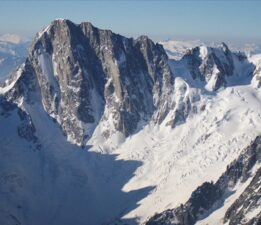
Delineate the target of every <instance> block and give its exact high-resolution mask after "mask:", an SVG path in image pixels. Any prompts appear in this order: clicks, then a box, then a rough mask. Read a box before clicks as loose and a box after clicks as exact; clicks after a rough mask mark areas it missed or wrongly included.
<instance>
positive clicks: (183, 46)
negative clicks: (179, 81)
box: [159, 40, 204, 60]
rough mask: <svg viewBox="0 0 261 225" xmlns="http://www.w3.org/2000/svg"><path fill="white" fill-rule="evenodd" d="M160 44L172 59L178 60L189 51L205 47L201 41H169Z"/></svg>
mask: <svg viewBox="0 0 261 225" xmlns="http://www.w3.org/2000/svg"><path fill="white" fill-rule="evenodd" d="M159 44H162V45H163V47H164V49H165V50H166V51H167V54H168V56H169V58H170V59H176V60H179V59H181V58H182V56H183V55H184V54H185V53H186V51H187V50H188V49H192V48H195V47H197V46H200V45H204V44H203V42H201V41H200V40H187V41H183V40H168V41H160V42H159Z"/></svg>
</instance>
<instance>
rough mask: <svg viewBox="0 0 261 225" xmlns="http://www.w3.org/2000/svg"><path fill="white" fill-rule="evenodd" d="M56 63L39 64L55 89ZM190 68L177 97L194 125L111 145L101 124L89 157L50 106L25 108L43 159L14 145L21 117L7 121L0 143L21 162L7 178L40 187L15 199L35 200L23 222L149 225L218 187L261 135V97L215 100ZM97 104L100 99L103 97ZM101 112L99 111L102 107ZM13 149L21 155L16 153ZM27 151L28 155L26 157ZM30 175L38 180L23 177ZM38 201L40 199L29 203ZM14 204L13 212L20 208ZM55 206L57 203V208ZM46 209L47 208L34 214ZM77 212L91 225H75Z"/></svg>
mask: <svg viewBox="0 0 261 225" xmlns="http://www.w3.org/2000/svg"><path fill="white" fill-rule="evenodd" d="M202 54H204V53H203V52H202ZM51 59H52V56H50V55H47V54H45V53H42V54H41V55H40V56H39V61H40V64H41V69H42V73H43V75H44V76H46V79H47V80H48V82H50V83H51V84H53V85H54V83H55V82H54V80H53V78H54V73H55V70H54V69H53V68H54V65H53V64H51ZM122 59H123V58H122ZM120 61H124V60H120ZM183 66H184V65H182V64H178V63H177V64H175V65H173V67H172V69H173V70H175V71H174V74H175V76H176V78H175V87H176V88H175V89H177V90H176V91H175V93H174V95H173V98H175V99H176V102H177V103H178V104H177V105H176V106H175V107H179V104H181V103H182V100H183V99H185V98H188V97H189V98H190V99H192V100H193V110H192V112H191V113H190V115H189V117H188V118H187V120H186V122H185V123H183V124H180V125H178V126H176V127H175V128H174V129H171V128H170V126H166V124H167V122H168V121H169V120H170V119H171V116H172V112H170V113H169V115H168V116H167V117H166V119H165V121H163V123H162V124H161V125H155V123H153V122H151V123H149V124H147V125H144V127H143V129H141V130H140V131H137V133H136V134H134V135H132V136H130V137H128V138H126V139H123V137H122V135H121V134H120V133H117V132H115V133H114V135H113V136H112V137H111V138H110V139H108V140H106V138H104V137H101V132H100V131H101V130H102V129H105V128H104V127H102V125H104V124H100V125H99V126H98V127H97V128H96V130H95V131H94V134H93V137H92V138H91V139H90V141H89V143H88V144H90V151H89V152H87V151H83V150H81V149H80V148H79V147H77V146H74V145H71V144H69V143H68V142H66V141H65V137H64V136H63V135H62V132H61V129H60V127H59V126H58V125H57V124H56V123H53V121H52V120H50V118H49V117H48V115H47V114H46V112H45V111H44V109H43V107H42V105H37V104H34V105H27V104H25V103H21V108H24V109H25V110H27V111H28V113H29V114H30V115H31V117H32V121H33V124H34V126H35V128H36V135H37V137H39V139H40V141H41V143H43V146H44V150H42V151H41V152H39V153H38V152H36V153H32V152H29V150H28V149H29V148H28V145H29V146H30V144H28V143H26V142H25V141H24V140H21V139H19V137H14V138H16V139H17V140H19V141H14V140H13V139H8V138H9V136H12V135H10V134H12V133H15V134H17V132H16V123H19V118H18V116H17V114H16V113H13V114H12V115H11V117H13V118H12V120H11V121H12V124H10V125H9V124H8V122H7V119H6V118H4V117H0V119H1V123H0V124H1V126H3V127H7V128H8V129H7V130H5V132H3V131H2V133H1V135H0V137H1V138H2V139H6V140H4V143H6V141H8V143H9V142H10V145H7V146H4V147H3V150H2V153H1V154H4V155H5V154H7V155H8V154H11V156H10V157H11V160H13V161H12V162H13V163H11V167H9V166H10V165H8V167H7V168H6V170H7V171H8V169H9V170H10V171H11V172H12V171H14V173H15V174H19V176H20V177H21V179H22V180H25V181H23V182H24V183H25V187H26V184H27V182H26V179H36V181H37V182H36V186H30V187H26V188H24V187H23V188H22V191H20V192H17V193H18V194H17V193H16V192H15V194H13V195H12V194H11V197H12V198H13V199H12V201H14V202H16V200H17V199H19V200H21V201H24V200H25V199H29V201H28V202H25V203H24V205H26V208H25V209H23V210H21V211H20V212H18V214H19V215H21V217H22V215H24V214H25V215H27V216H26V217H25V220H24V221H23V222H24V223H27V222H28V221H29V222H30V224H36V223H37V224H40V223H39V219H40V221H43V224H47V223H48V224H64V225H66V224H72V223H73V222H74V223H77V224H84V222H86V218H88V222H89V224H91V225H96V224H109V223H110V222H111V223H112V224H113V222H114V220H117V219H119V218H120V217H122V218H123V219H125V220H128V221H129V222H130V224H131V223H132V222H133V221H134V220H135V219H138V220H139V223H142V222H144V221H145V220H146V219H148V218H149V217H151V216H152V215H153V214H154V213H156V212H162V211H164V210H166V209H169V208H174V207H176V206H178V205H179V204H181V203H184V202H186V201H187V200H188V198H189V197H190V194H191V193H192V191H193V190H194V189H195V188H197V187H198V186H199V185H201V184H202V183H203V182H205V181H216V180H217V179H218V178H219V176H220V175H221V174H222V173H223V172H224V171H225V170H226V167H227V165H228V164H229V163H231V162H232V161H233V160H234V159H235V158H237V157H238V155H239V154H240V153H241V151H242V150H243V149H244V148H245V147H246V146H247V145H249V143H250V142H251V141H252V140H253V139H254V138H255V137H256V136H257V135H259V134H260V133H261V89H258V88H253V86H252V84H251V83H246V84H238V85H231V86H228V87H226V88H225V89H221V90H219V91H215V92H208V91H207V90H205V89H203V88H202V86H201V85H200V84H197V83H196V82H197V81H192V80H191V78H190V77H189V74H187V71H186V69H185V68H183ZM18 78H19V76H17V79H18ZM15 82H16V81H14V82H12V83H11V84H9V85H7V86H5V87H4V88H1V89H0V93H1V94H4V93H6V92H7V91H9V90H10V89H11V88H12V87H13V85H14V83H15ZM93 98H94V100H95V99H96V98H95V93H93ZM96 108H97V111H99V109H98V108H99V106H96ZM105 111H106V109H105ZM110 115H111V114H110V112H109V111H108V112H107V111H106V116H107V117H108V118H107V119H108V121H107V123H105V124H107V125H108V127H110V123H111V122H112V121H111V119H110ZM46 131H48V132H46ZM8 132H9V133H8ZM115 143H116V144H115ZM10 149H13V151H14V152H12V153H9V151H10ZM19 151H24V152H25V153H24V155H22V154H19ZM17 155H18V156H17ZM5 157H6V155H5ZM46 161H48V162H49V163H47V164H46ZM17 162H19V163H20V164H19V163H17ZM21 162H22V163H21ZM15 163H16V164H15ZM24 163H26V165H27V166H26V167H25V168H23V170H21V171H20V169H21V168H18V167H19V165H21V164H24ZM12 166H14V168H12ZM32 168H33V170H32ZM10 171H9V172H10ZM25 174H29V175H30V177H23V176H24V175H25ZM37 174H42V177H40V178H39V177H37ZM18 183H19V182H18ZM18 186H19V184H18ZM22 186H23V185H22ZM64 187H70V188H69V189H64ZM16 188H17V187H16ZM18 188H20V187H18ZM39 190H41V191H39ZM32 193H33V197H34V198H33V199H32V198H29V197H26V196H31V194H32ZM24 196H25V197H24ZM71 199H73V202H71V201H70V200H71ZM12 201H10V205H8V207H7V208H9V207H10V208H11V207H12V206H11V205H12V204H11V203H12ZM50 202H54V204H53V205H52V206H51V207H50ZM73 203H74V204H75V205H77V207H74V205H73ZM38 204H40V205H41V207H34V206H35V205H38ZM0 207H1V203H0ZM40 208H42V209H43V210H42V211H40V210H39V209H40ZM0 209H1V208H0ZM31 209H35V211H34V210H31ZM17 210H18V209H17ZM76 210H78V211H77V212H76ZM86 210H87V212H85V211H86ZM18 211H19V210H18ZM72 212H73V213H74V215H79V216H81V215H86V218H85V217H82V218H81V217H79V218H77V221H72V218H70V213H72ZM0 213H3V212H1V210H0ZM67 213H68V214H67ZM98 214H99V215H98ZM46 215H48V216H49V215H51V218H50V220H48V221H46ZM66 219H67V220H66ZM26 220H27V221H26ZM65 221H66V222H65ZM133 223H134V222H133Z"/></svg>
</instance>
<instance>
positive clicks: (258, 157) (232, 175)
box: [146, 136, 261, 225]
mask: <svg viewBox="0 0 261 225" xmlns="http://www.w3.org/2000/svg"><path fill="white" fill-rule="evenodd" d="M260 161H261V136H258V137H257V138H256V139H255V140H254V141H253V142H252V143H251V145H250V146H249V147H248V148H247V149H246V150H245V151H243V153H242V154H241V155H240V157H239V158H238V159H237V160H235V161H234V162H233V163H232V164H231V165H229V166H228V168H227V170H226V172H225V173H224V174H223V175H222V176H221V177H220V178H219V179H218V181H217V182H216V183H215V184H213V183H208V182H206V183H204V184H202V185H201V186H200V187H198V188H197V189H196V190H195V191H194V192H193V193H192V195H191V197H190V198H189V200H188V201H187V202H186V203H185V204H184V205H181V206H179V207H178V208H175V209H172V210H166V211H164V212H162V213H160V214H156V215H155V216H153V217H152V218H151V219H149V220H148V221H147V222H146V225H159V224H164V225H169V224H172V225H193V224H195V223H196V222H197V220H199V219H202V218H205V217H206V216H207V215H209V214H210V213H211V212H212V211H213V210H215V209H217V208H216V207H217V205H222V204H223V203H224V200H225V199H226V198H227V197H228V196H229V195H230V194H232V193H231V191H230V190H231V189H233V188H234V187H235V185H236V184H237V183H238V182H239V181H240V182H243V183H244V182H245V181H246V180H247V179H248V178H249V177H251V172H252V169H253V168H254V166H255V165H258V163H260ZM260 184H261V169H259V170H258V171H257V172H256V173H255V175H254V177H253V178H252V181H251V183H250V184H249V185H248V186H247V188H246V189H245V190H244V192H243V193H242V194H241V195H240V197H239V198H238V199H237V200H236V201H235V202H234V203H233V204H232V206H231V207H230V208H229V209H228V210H227V212H226V214H225V217H224V223H226V222H229V225H237V224H249V225H250V224H251V225H252V224H260V219H261V209H260V202H261V197H260V196H261V195H260V191H261V189H260V188H259V187H260ZM258 207H259V208H258ZM255 209H257V210H259V211H257V212H256V214H255V215H254V216H253V218H250V220H249V221H247V218H246V215H247V214H248V213H251V212H252V211H254V210H255ZM246 222H247V223H246Z"/></svg>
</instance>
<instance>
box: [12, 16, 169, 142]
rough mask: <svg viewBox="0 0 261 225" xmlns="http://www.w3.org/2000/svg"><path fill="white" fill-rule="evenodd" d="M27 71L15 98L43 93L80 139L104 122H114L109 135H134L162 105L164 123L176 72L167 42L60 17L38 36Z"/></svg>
mask: <svg viewBox="0 0 261 225" xmlns="http://www.w3.org/2000/svg"><path fill="white" fill-rule="evenodd" d="M22 74H23V75H22V76H21V78H20V80H19V82H17V84H16V87H15V88H14V89H15V91H14V90H12V91H13V92H15V93H13V94H12V95H13V97H14V96H18V95H19V94H21V93H22V94H23V95H26V96H27V98H26V100H28V99H30V98H33V96H36V95H38V96H40V97H39V99H40V101H41V102H42V104H43V105H44V108H45V110H46V111H47V113H48V114H50V115H51V116H52V117H53V118H55V120H57V121H58V123H59V124H60V125H61V126H62V128H63V130H64V132H65V133H66V134H67V136H68V137H70V139H71V140H73V141H72V142H75V143H77V144H82V143H84V142H85V141H86V140H88V138H90V136H91V134H92V132H93V130H94V129H95V127H96V126H97V125H98V123H99V122H100V121H108V120H112V123H113V127H110V129H107V130H105V131H104V135H105V134H106V133H107V134H108V133H110V132H112V131H113V132H115V131H120V132H122V133H123V134H124V135H125V136H128V135H130V134H132V133H134V132H135V131H136V129H137V127H138V123H139V122H140V121H148V120H149V119H150V118H151V117H152V115H153V113H154V111H155V110H156V109H160V110H159V113H158V114H157V116H156V119H155V120H156V121H157V122H160V121H162V119H163V118H164V116H165V115H166V114H167V112H168V110H169V108H170V107H171V105H170V104H165V101H166V99H167V98H170V96H169V94H170V93H171V91H172V85H173V75H172V73H171V71H170V68H169V66H168V58H167V55H166V53H165V51H164V50H163V47H162V46H161V45H159V44H154V43H153V42H152V41H151V40H150V39H148V37H146V36H141V37H140V38H138V39H137V40H133V39H128V38H125V37H123V36H121V35H118V34H114V33H112V32H111V31H109V30H100V29H98V28H95V27H93V26H92V25H91V24H90V23H82V24H80V25H76V24H74V23H72V22H70V21H68V20H56V21H54V22H53V23H52V24H51V25H50V26H49V27H48V28H46V30H45V31H44V32H42V33H40V34H39V35H38V37H36V39H35V41H34V42H33V45H32V48H31V51H30V55H29V57H28V60H27V61H26V63H25V66H24V68H23V71H22ZM25 83H26V84H25ZM25 86H29V87H30V90H31V91H34V92H35V93H34V94H32V95H30V93H28V92H29V91H30V90H29V91H28V90H25V88H24V87H25ZM18 93H19V94H18ZM38 101H39V100H38ZM32 102H33V101H32ZM32 102H31V103H32ZM162 105H164V107H162ZM109 117H110V118H109ZM111 130H112V131H111Z"/></svg>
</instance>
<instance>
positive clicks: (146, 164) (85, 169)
mask: <svg viewBox="0 0 261 225" xmlns="http://www.w3.org/2000/svg"><path fill="white" fill-rule="evenodd" d="M259 64H260V56H256V58H251V59H250V58H247V57H244V56H243V55H240V54H237V53H236V54H235V53H233V52H232V51H230V50H229V49H228V48H227V46H225V45H223V46H220V47H217V48H210V47H207V46H199V47H196V48H193V49H192V50H191V51H190V52H189V53H188V54H186V55H185V56H184V57H183V58H182V59H181V60H171V59H169V58H168V56H167V54H166V52H165V51H164V49H163V47H162V46H161V45H159V44H156V43H154V42H153V41H151V40H150V39H149V38H148V37H146V36H141V37H139V38H137V39H135V40H134V39H132V38H126V37H124V36H121V35H119V34H115V33H113V32H112V31H109V30H102V29H99V28H96V27H94V26H92V25H91V24H90V23H81V24H78V25H77V24H74V23H73V22H71V21H69V20H56V21H54V22H52V23H51V24H50V26H48V27H46V28H45V29H44V30H43V31H42V32H40V33H39V34H38V35H37V36H36V37H35V40H34V42H33V44H32V47H31V50H30V52H29V55H28V57H27V59H26V61H25V63H24V64H23V65H21V67H20V68H19V70H17V71H16V73H14V74H13V75H12V77H11V78H10V79H9V80H7V81H6V82H5V84H4V85H2V86H1V87H0V122H1V123H0V124H1V126H2V129H0V144H1V145H0V146H1V148H0V156H1V157H0V165H1V170H0V193H2V194H3V195H2V196H3V197H2V198H1V201H0V223H1V224H6V225H11V224H14V223H15V224H18V223H20V224H22V225H23V224H37V225H38V224H39V225H42V224H44V225H45V224H51V225H52V224H54V225H57V224H67V225H74V224H75V223H77V224H79V225H83V224H86V223H88V224H90V225H97V224H106V225H111V224H128V225H132V224H142V223H143V222H145V221H147V220H148V218H150V217H152V216H153V215H154V214H155V213H156V212H164V211H165V212H167V213H166V214H165V212H164V213H163V214H160V215H159V217H157V218H160V220H159V221H161V218H162V221H164V223H165V222H166V221H167V222H169V219H170V222H173V221H172V219H173V212H174V213H175V215H177V216H178V217H179V216H180V218H178V220H174V223H175V221H176V222H179V221H183V219H184V218H186V216H187V215H192V216H196V217H195V218H194V219H193V220H192V222H193V223H194V222H199V221H198V219H200V218H201V217H200V216H201V212H202V213H203V214H204V215H205V212H206V213H212V210H210V211H209V210H208V209H209V208H210V206H213V207H215V203H217V202H218V201H219V200H222V199H220V198H221V197H226V196H225V195H224V192H222V193H221V192H220V193H219V186H216V185H214V184H216V181H217V180H218V179H219V177H222V173H223V172H225V171H226V169H227V166H228V165H229V164H230V163H231V162H232V161H233V160H235V159H237V158H238V156H240V154H241V151H242V150H243V149H244V148H245V147H246V146H247V145H248V144H249V143H250V142H251V141H252V140H254V139H255V137H256V136H258V135H259V134H260V133H261V130H260V128H261V117H260V115H261V111H260V101H261V95H260V89H258V88H259V87H260V74H261V73H260V65H259ZM253 65H255V67H256V68H254V67H253ZM253 79H254V80H253ZM252 80H253V81H254V82H253V83H252ZM259 142H260V139H259V141H258V143H259ZM256 143H257V142H256ZM251 146H253V149H254V146H255V144H254V145H251ZM251 149H252V147H251ZM258 149H259V150H260V148H259V147H258ZM87 150H88V151H87ZM259 150H258V151H259ZM248 153H249V154H244V153H243V156H246V157H247V158H246V159H248V158H249V157H250V158H249V160H239V161H238V162H239V166H236V167H235V170H231V172H229V173H227V175H228V176H227V178H228V181H232V180H234V178H236V179H235V181H237V173H238V172H240V171H241V172H243V174H245V175H249V174H251V173H255V170H254V168H256V169H258V167H259V168H260V163H257V161H256V162H255V160H254V161H253V160H252V159H254V158H255V157H259V155H260V154H259V153H257V154H252V153H253V152H252V150H251V151H250V152H248ZM252 156H253V157H254V158H252V159H251V157H252ZM259 158H260V157H259ZM241 162H247V164H246V165H250V164H251V163H254V164H255V166H254V167H252V166H251V167H248V166H247V167H243V166H241V165H242V164H241ZM249 163H250V164H249ZM236 164H237V163H236ZM243 164H245V163H243ZM251 165H252V164H251ZM251 168H253V169H251ZM234 171H235V173H234ZM244 171H246V173H245V172H244ZM259 171H260V169H259ZM233 174H235V176H234V175H233ZM259 174H260V173H259ZM245 175H244V176H245ZM244 176H243V177H244ZM259 177H260V176H259V175H258V178H259ZM256 178H257V177H256ZM210 181H213V182H212V183H211V182H210ZM248 181H250V180H248ZM248 181H247V182H248ZM206 182H207V183H206ZM253 182H254V183H253V184H252V185H250V186H249V190H248V189H245V188H244V187H245V186H244V185H247V183H246V182H245V183H239V186H238V187H237V186H233V187H234V189H233V190H232V191H233V192H234V191H235V195H231V197H232V199H239V202H238V203H236V204H233V205H232V204H230V203H231V202H228V204H226V205H224V207H221V208H220V211H221V212H222V213H223V214H222V213H219V211H218V213H219V215H220V217H223V215H224V214H225V212H226V211H227V209H228V207H230V206H232V207H230V210H229V211H227V212H229V213H228V214H229V215H227V216H226V218H227V219H233V218H232V217H233V216H232V217H231V215H232V214H234V213H233V212H234V209H236V210H237V214H238V213H239V214H238V215H239V216H240V215H243V214H244V212H247V213H250V214H251V215H249V218H250V217H251V218H252V217H253V214H252V209H253V208H254V205H255V204H256V203H255V201H256V200H258V198H256V197H257V195H254V194H252V191H251V190H253V189H254V188H256V187H257V186H258V182H259V181H258V179H254V180H253ZM203 183H205V185H202V184H203ZM229 183H230V182H228V183H225V184H229ZM234 184H235V183H234ZM242 185H243V186H242ZM154 187H155V188H154ZM197 187H199V189H197ZM226 187H227V186H226ZM244 189H245V190H246V192H245V191H244ZM194 190H200V192H198V191H196V192H195V193H196V194H194V195H193V196H194V197H193V196H192V197H193V198H192V199H191V201H189V202H188V204H186V208H184V207H183V208H182V207H178V206H179V205H180V204H183V206H184V204H185V203H186V202H187V200H188V199H189V198H190V195H191V193H192V192H193V191H194ZM201 190H202V191H201ZM215 190H217V191H218V192H216V191H215ZM222 190H223V189H222ZM241 191H244V192H245V193H246V195H245V196H243V197H242V198H241V197H240V198H238V196H239V195H240V194H241V193H243V192H241ZM216 193H217V195H216ZM212 194H213V195H212ZM212 197H213V198H212ZM194 199H199V200H200V202H201V200H202V202H201V204H195V202H194ZM252 199H253V200H255V201H253V202H252ZM228 200H229V201H230V200H231V198H229V199H228ZM248 200H250V201H251V208H249V210H243V211H241V210H242V209H240V205H241V203H243V204H244V206H245V205H247V204H248ZM196 202H197V201H196ZM190 203H191V204H192V205H191V204H190ZM202 203H203V205H202ZM204 203H206V205H205V204H204ZM225 203H227V202H225ZM256 205H258V204H256ZM202 206H203V207H202ZM177 207H178V208H177ZM168 208H170V209H174V211H173V210H168V211H166V209H168ZM183 209H186V211H184V210H183ZM202 209H203V211H202ZM204 209H206V210H204ZM238 209H239V210H238ZM190 210H193V213H192V214H191V212H190ZM194 210H195V211H194ZM224 210H225V211H224ZM183 211H184V212H183ZM213 211H216V208H213ZM240 211H241V212H242V213H241V212H240ZM168 212H170V214H169V213H168ZM231 212H232V214H231ZM183 213H184V214H183ZM187 213H188V214H187ZM198 213H199V214H200V215H199V214H198ZM254 213H255V215H257V214H258V213H259V214H260V209H259V208H258V210H256V211H255V212H254ZM165 215H167V217H165ZM205 216H208V215H205ZM209 216H210V217H211V218H212V216H213V215H212V214H211V215H209ZM157 218H156V219H157ZM211 218H209V217H205V219H206V220H207V223H209V221H211ZM237 218H239V217H237ZM237 218H235V219H236V221H237ZM242 218H243V217H242ZM154 219H155V217H153V218H152V219H151V220H149V221H150V222H151V223H152V224H153V223H154V222H155V221H154ZM165 219H166V220H165ZM202 219H203V218H202ZM243 219H244V218H243ZM214 221H217V223H216V224H223V221H224V220H223V219H222V218H221V220H219V219H218V220H214ZM167 222H166V223H167ZM154 224H155V223H154ZM156 224H158V223H157V221H156ZM190 224H191V223H190ZM203 224H204V223H203ZM233 224H237V223H236V222H235V223H233Z"/></svg>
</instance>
